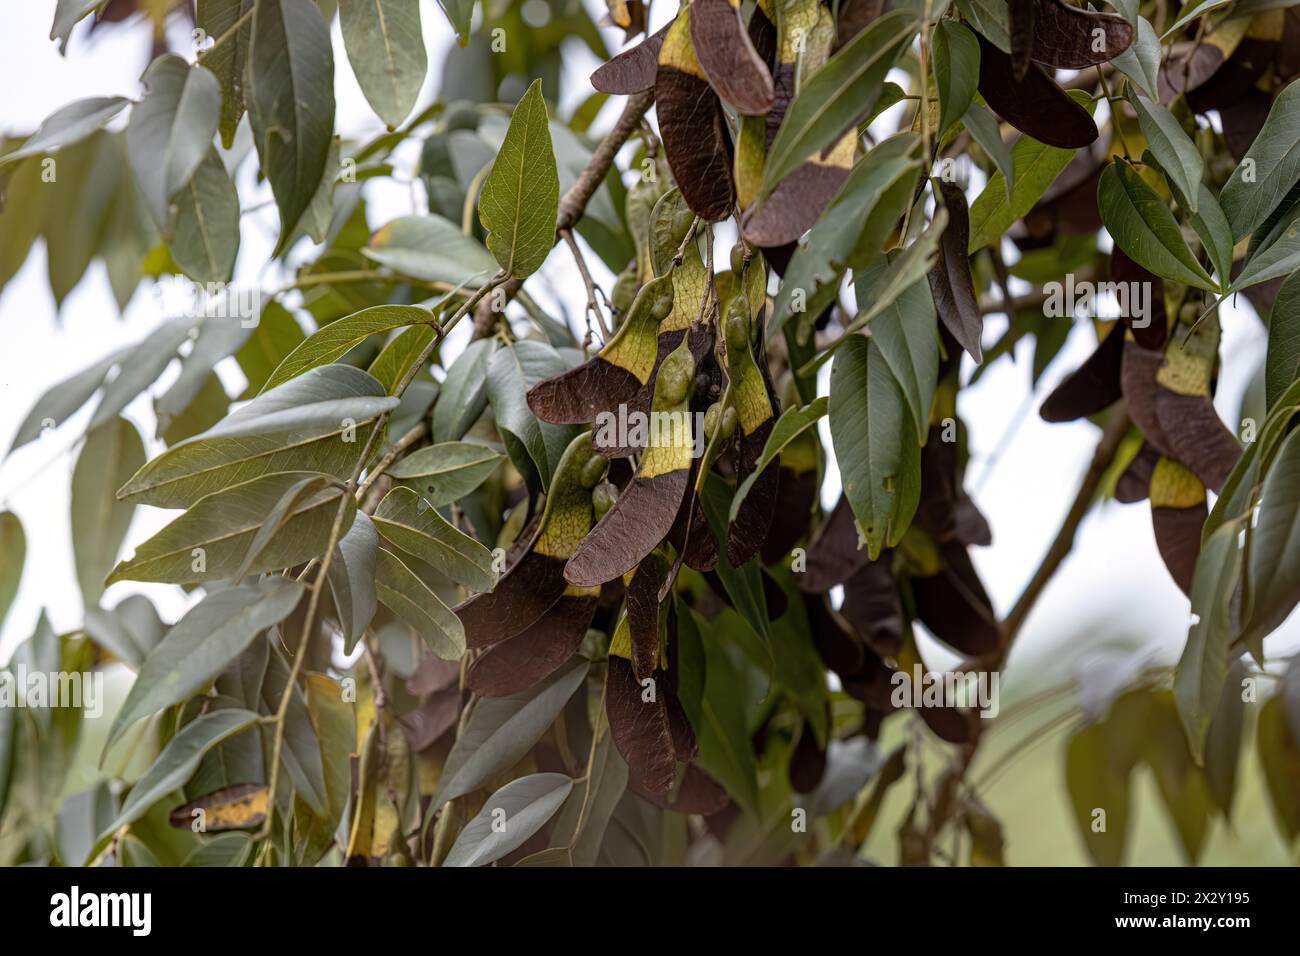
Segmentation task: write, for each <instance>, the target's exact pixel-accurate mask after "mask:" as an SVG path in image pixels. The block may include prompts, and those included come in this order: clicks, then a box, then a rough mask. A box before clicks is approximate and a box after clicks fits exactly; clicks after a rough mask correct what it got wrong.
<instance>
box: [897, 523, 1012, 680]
mask: <svg viewBox="0 0 1300 956" xmlns="http://www.w3.org/2000/svg"><path fill="white" fill-rule="evenodd" d="M939 550H940V553H941V555H942V556H943V569H942V570H941V571H940V572H939V573H938V574H936V575H933V576H931V577H914V578H912V595H913V596H914V597H915V598H916V611H917V616H919V617H920V619H921V620H922V622H924V624H925V626H926V627H927V628H929V629H930V632H931V633H932V634H934V636H935V637H937V638H938V639H939V640H941V641H943V642H944V643H945V644H947V645H948V646H950V647H953V648H955V649H956V650H958V651H960V652H961V653H963V654H968V655H971V656H978V655H980V654H987V653H988V652H990V651H992V650H995V649H996V648H997V646H998V642H999V641H1000V640H1001V635H1002V631H1001V628H1000V627H999V625H998V620H997V615H996V614H995V613H994V611H993V602H992V601H991V600H990V599H989V596H988V592H987V591H985V590H984V585H983V584H982V583H981V582H980V579H979V575H978V574H977V573H976V571H975V566H974V565H973V564H971V560H970V556H969V555H968V554H967V553H966V548H965V546H964V545H959V544H944V545H940V548H939Z"/></svg>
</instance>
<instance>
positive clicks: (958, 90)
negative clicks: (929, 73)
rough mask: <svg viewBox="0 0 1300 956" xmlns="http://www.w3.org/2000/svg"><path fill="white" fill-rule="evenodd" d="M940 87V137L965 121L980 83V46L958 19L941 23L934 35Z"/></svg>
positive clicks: (935, 73)
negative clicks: (960, 121)
mask: <svg viewBox="0 0 1300 956" xmlns="http://www.w3.org/2000/svg"><path fill="white" fill-rule="evenodd" d="M930 45H931V47H932V49H933V52H934V79H935V83H936V84H937V85H938V87H939V130H938V134H939V137H940V138H942V137H943V134H944V133H946V132H947V131H948V130H949V128H951V126H952V124H953V123H956V122H957V121H958V120H959V119H961V117H962V114H964V113H965V112H966V110H967V109H969V108H970V104H971V100H973V99H974V98H975V89H976V87H978V86H979V80H980V45H979V41H978V40H976V39H975V34H973V33H971V32H970V30H969V29H967V28H966V27H965V26H963V25H962V23H961V22H960V21H958V20H940V21H939V23H938V24H937V25H936V26H935V29H934V33H932V34H931V36H930Z"/></svg>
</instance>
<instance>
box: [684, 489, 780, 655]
mask: <svg viewBox="0 0 1300 956" xmlns="http://www.w3.org/2000/svg"><path fill="white" fill-rule="evenodd" d="M731 494H732V491H731V487H730V486H729V485H728V484H727V483H726V482H725V481H723V480H722V479H721V478H720V477H718V475H717V474H715V473H712V472H710V473H709V474H708V477H707V478H706V479H705V481H704V488H703V490H702V493H701V494H700V499H699V505H700V507H702V508H703V509H704V517H705V519H706V520H707V521H708V523H709V529H710V530H711V531H712V532H713V535H714V537H716V538H717V539H718V540H719V541H726V540H727V523H728V515H729V514H731V513H732V508H731V500H730V497H731ZM715 571H716V572H717V575H718V580H719V581H721V582H722V589H723V590H724V591H726V592H727V596H728V597H729V598H731V602H732V604H733V605H734V606H735V608H736V610H738V611H739V612H740V614H741V617H742V618H743V619H744V620H745V622H746V623H747V624H748V625H749V626H750V628H751V629H752V630H753V632H754V633H755V634H756V635H758V636H759V637H760V638H762V641H763V644H764V646H765V647H766V646H767V643H768V618H767V597H766V595H765V594H764V591H763V569H762V567H761V566H760V563H759V561H758V560H757V558H751V559H750V560H749V561H746V562H745V563H744V564H743V565H741V566H740V567H739V568H738V567H736V566H735V565H733V564H732V563H731V560H730V558H728V557H727V555H726V554H719V555H718V565H717V567H716V568H715ZM768 656H769V658H770V654H769V655H768Z"/></svg>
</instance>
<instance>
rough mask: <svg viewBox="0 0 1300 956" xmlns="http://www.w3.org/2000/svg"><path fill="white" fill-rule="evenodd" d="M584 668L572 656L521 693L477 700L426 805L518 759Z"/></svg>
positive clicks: (473, 785) (460, 792) (584, 664)
mask: <svg viewBox="0 0 1300 956" xmlns="http://www.w3.org/2000/svg"><path fill="white" fill-rule="evenodd" d="M588 666H589V665H588V663H587V661H585V660H583V659H582V658H576V659H575V660H574V661H573V662H572V663H571V664H569V665H567V666H565V667H562V668H560V669H559V670H558V671H556V672H555V673H554V674H552V675H551V676H550V677H548V678H546V680H544V681H541V682H539V683H537V684H534V685H533V686H532V687H530V688H528V689H527V690H525V691H521V692H520V693H518V694H511V695H510V696H509V697H489V698H485V699H483V700H480V701H479V702H478V704H476V705H475V707H474V710H473V711H472V712H471V713H470V717H469V720H468V721H466V723H465V727H464V729H463V730H462V732H461V733H460V734H459V735H458V736H457V737H456V743H455V745H454V746H453V747H452V748H451V753H450V754H448V755H447V762H446V763H445V764H444V765H443V770H442V777H441V779H440V780H439V781H438V789H437V791H436V792H435V793H434V795H433V800H432V801H431V805H432V806H434V807H441V806H442V805H443V804H445V803H447V801H449V800H454V799H456V798H457V797H460V796H464V795H465V794H467V793H473V792H474V791H475V790H477V789H478V788H479V787H481V786H483V785H484V784H486V783H487V782H488V781H490V780H491V779H492V778H493V777H495V776H496V775H497V774H499V773H501V772H502V771H504V770H509V769H510V768H511V767H513V766H514V765H515V764H516V763H518V762H519V761H520V759H522V758H523V756H524V755H525V754H527V753H528V752H529V751H530V750H532V749H533V745H534V744H535V743H537V741H539V740H540V739H541V738H542V735H543V734H545V733H546V731H547V730H549V729H550V726H551V724H552V723H553V722H554V721H555V718H556V717H558V716H559V715H560V711H562V710H563V709H564V705H565V704H567V703H568V702H569V698H570V697H572V696H573V695H574V692H575V691H577V690H578V688H579V687H581V686H582V684H583V681H585V680H586V678H587V670H588Z"/></svg>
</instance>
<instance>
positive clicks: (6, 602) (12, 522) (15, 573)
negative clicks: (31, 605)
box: [0, 511, 27, 627]
mask: <svg viewBox="0 0 1300 956" xmlns="http://www.w3.org/2000/svg"><path fill="white" fill-rule="evenodd" d="M26 561H27V535H26V534H24V533H23V523H22V522H21V521H19V520H18V516H17V515H16V514H14V513H13V512H12V511H0V627H3V626H4V622H5V618H6V617H7V616H8V614H9V608H10V607H11V606H12V605H13V603H14V597H16V596H17V594H18V584H19V582H21V581H22V578H23V565H24V564H25V563H26Z"/></svg>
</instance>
